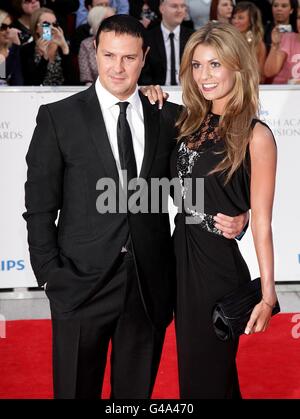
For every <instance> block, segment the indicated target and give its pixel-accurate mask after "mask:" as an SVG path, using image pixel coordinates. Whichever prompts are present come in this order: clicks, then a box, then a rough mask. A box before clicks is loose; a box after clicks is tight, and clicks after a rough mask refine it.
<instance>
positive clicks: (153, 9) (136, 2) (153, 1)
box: [129, 0, 161, 29]
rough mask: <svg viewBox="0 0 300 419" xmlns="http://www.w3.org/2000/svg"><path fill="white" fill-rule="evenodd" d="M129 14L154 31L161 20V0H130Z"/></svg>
mask: <svg viewBox="0 0 300 419" xmlns="http://www.w3.org/2000/svg"><path fill="white" fill-rule="evenodd" d="M129 14H130V15H131V16H133V17H135V18H136V19H139V21H140V22H141V23H142V24H143V25H144V27H145V28H147V29H152V28H153V27H154V26H156V25H158V24H159V22H160V20H161V15H160V11H159V0H129Z"/></svg>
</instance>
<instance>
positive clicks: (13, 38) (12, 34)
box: [7, 28, 21, 45]
mask: <svg viewBox="0 0 300 419" xmlns="http://www.w3.org/2000/svg"><path fill="white" fill-rule="evenodd" d="M19 32H21V31H20V30H19V29H16V28H10V29H9V30H8V37H7V38H8V40H9V42H10V43H12V44H15V45H21V41H20V38H19V35H18V34H19Z"/></svg>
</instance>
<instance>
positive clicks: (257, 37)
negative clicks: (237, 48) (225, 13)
mask: <svg viewBox="0 0 300 419" xmlns="http://www.w3.org/2000/svg"><path fill="white" fill-rule="evenodd" d="M231 23H232V24H233V26H235V27H236V28H237V29H238V31H239V32H241V33H242V34H243V35H244V36H245V38H246V40H247V43H248V45H249V47H250V51H251V52H252V53H253V54H254V56H256V58H257V62H258V68H259V73H260V82H261V83H263V82H264V65H265V61H266V54H267V52H266V46H265V44H264V41H263V38H264V29H263V24H262V19H261V13H260V10H259V9H258V7H256V6H255V5H254V4H253V3H251V2H249V1H242V2H240V3H238V4H237V5H236V7H235V9H234V12H233V17H232V22H231Z"/></svg>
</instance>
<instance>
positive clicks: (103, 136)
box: [81, 84, 119, 185]
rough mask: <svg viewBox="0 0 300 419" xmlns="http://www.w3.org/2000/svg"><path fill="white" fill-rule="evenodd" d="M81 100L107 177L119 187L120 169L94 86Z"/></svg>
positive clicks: (87, 124) (87, 123)
mask: <svg viewBox="0 0 300 419" xmlns="http://www.w3.org/2000/svg"><path fill="white" fill-rule="evenodd" d="M81 100H82V112H83V115H84V118H85V122H86V126H87V127H88V130H89V131H90V134H91V138H92V141H93V143H94V145H95V147H96V149H97V151H98V154H99V157H100V159H101V161H102V164H103V167H104V169H105V171H106V173H107V177H110V178H113V179H114V181H115V184H116V185H118V183H119V174H118V169H117V165H116V161H115V158H114V155H113V152H112V149H111V146H110V142H109V138H108V135H107V131H106V127H105V123H104V119H103V115H102V112H101V108H100V104H99V100H98V97H97V94H96V90H95V85H94V84H93V85H92V86H91V87H90V88H89V89H87V90H86V95H85V96H84V97H82V99H81Z"/></svg>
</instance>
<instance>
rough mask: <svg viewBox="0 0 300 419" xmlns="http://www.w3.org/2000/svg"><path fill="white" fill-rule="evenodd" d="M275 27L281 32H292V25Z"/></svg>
mask: <svg viewBox="0 0 300 419" xmlns="http://www.w3.org/2000/svg"><path fill="white" fill-rule="evenodd" d="M277 28H278V31H279V32H281V33H284V32H292V25H278V26H277Z"/></svg>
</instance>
